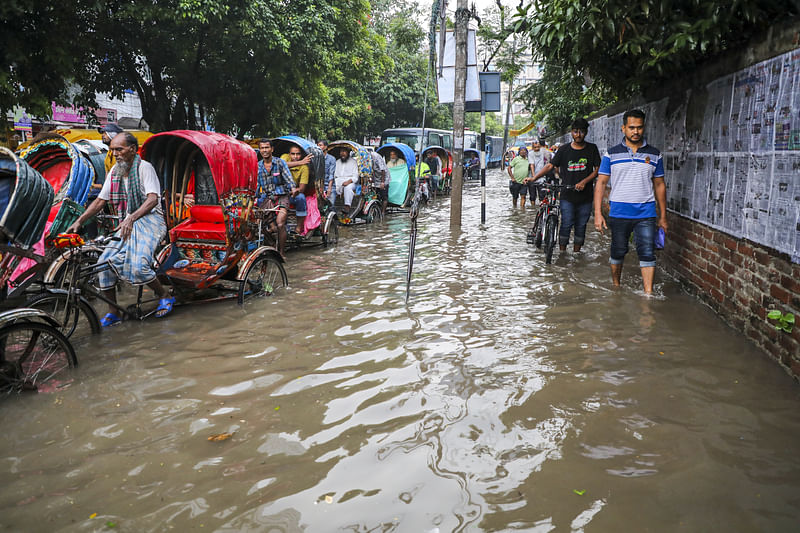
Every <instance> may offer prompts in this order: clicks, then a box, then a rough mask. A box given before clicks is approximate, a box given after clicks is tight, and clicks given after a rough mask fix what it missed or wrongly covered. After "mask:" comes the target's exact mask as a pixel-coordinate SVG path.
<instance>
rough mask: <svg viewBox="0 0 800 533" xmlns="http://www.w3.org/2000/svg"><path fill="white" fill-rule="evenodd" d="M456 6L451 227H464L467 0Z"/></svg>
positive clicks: (459, 2)
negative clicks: (462, 225)
mask: <svg viewBox="0 0 800 533" xmlns="http://www.w3.org/2000/svg"><path fill="white" fill-rule="evenodd" d="M457 6H458V7H457V9H456V20H455V23H456V28H455V33H456V35H455V38H456V72H455V87H454V92H453V148H454V150H455V151H454V153H453V188H452V191H451V192H450V229H451V230H453V229H460V228H461V193H462V188H463V183H464V165H463V163H462V162H463V160H464V107H465V105H466V100H467V28H468V26H469V18H470V13H469V9H467V0H458V4H457Z"/></svg>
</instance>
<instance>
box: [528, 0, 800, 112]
mask: <svg viewBox="0 0 800 533" xmlns="http://www.w3.org/2000/svg"><path fill="white" fill-rule="evenodd" d="M797 14H798V4H797V2H796V1H794V0H763V1H760V2H743V1H740V0H736V1H734V2H732V3H724V2H716V1H714V0H665V1H662V2H657V3H652V2H645V1H643V2H630V1H624V0H588V1H586V0H548V1H542V0H534V1H533V2H531V3H529V4H527V5H525V6H524V7H523V6H520V7H519V8H518V10H517V13H516V15H515V17H514V27H515V30H516V31H518V32H519V33H521V34H523V35H526V36H529V37H530V39H531V41H532V44H533V48H534V50H535V51H536V53H537V54H539V57H541V58H546V60H547V62H548V63H553V64H554V65H557V66H559V67H560V68H562V69H563V72H575V73H578V74H579V75H580V76H581V77H582V78H583V79H584V81H583V83H582V85H586V86H587V87H591V86H592V85H593V84H594V82H595V81H598V80H599V82H600V83H601V84H602V85H603V86H604V87H607V88H609V89H610V90H612V91H613V92H614V94H615V95H617V96H620V97H621V96H625V95H629V94H632V93H634V92H639V91H642V90H646V89H649V88H651V87H655V86H658V85H659V84H661V83H663V82H665V81H667V80H670V79H671V78H673V77H675V76H680V75H683V74H685V73H686V72H687V71H691V70H692V69H693V68H694V67H695V66H696V65H698V63H699V62H701V61H703V60H705V59H708V58H710V57H712V56H715V55H717V54H719V53H720V52H722V51H724V50H727V49H729V48H732V47H735V46H737V45H741V44H744V43H746V42H747V40H748V39H749V38H750V37H752V36H753V35H755V34H757V33H759V32H761V31H763V30H764V29H765V28H767V27H768V26H769V25H770V24H772V23H774V21H775V20H779V19H785V18H787V17H796V16H797ZM599 92H602V90H601V91H599Z"/></svg>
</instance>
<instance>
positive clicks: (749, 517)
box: [0, 171, 800, 532]
mask: <svg viewBox="0 0 800 533" xmlns="http://www.w3.org/2000/svg"><path fill="white" fill-rule="evenodd" d="M488 181H489V193H488V196H489V200H490V204H489V207H488V216H489V221H488V223H487V225H486V227H484V228H480V227H479V225H478V217H479V213H480V211H479V201H480V196H479V192H478V189H477V187H476V186H475V185H474V184H471V183H470V184H468V185H467V187H466V189H465V192H464V218H463V231H462V232H461V233H460V234H458V235H455V236H454V235H452V234H451V233H450V232H449V230H448V229H447V228H448V227H449V218H448V217H449V214H448V201H447V200H444V201H439V202H438V203H437V204H435V205H434V206H433V207H431V208H428V209H427V210H425V211H424V212H423V214H422V215H421V219H420V233H419V240H418V249H417V256H416V262H415V272H414V282H413V288H412V297H411V300H410V303H408V304H406V303H405V301H404V296H405V267H406V250H407V238H408V227H409V224H408V220H407V218H406V217H404V216H402V215H395V216H392V217H390V218H389V219H388V220H387V221H386V222H385V223H384V224H382V225H374V226H362V227H353V228H346V229H344V230H343V231H342V234H341V241H340V245H339V246H338V247H337V248H336V249H331V250H324V251H322V250H306V251H302V252H299V253H294V254H292V255H290V257H289V261H288V267H289V276H290V283H291V287H290V289H289V290H288V291H287V292H286V293H284V294H282V295H279V296H276V297H273V298H269V299H260V300H256V301H253V302H250V303H248V304H247V305H246V306H245V307H244V308H239V307H237V306H236V304H235V303H233V302H231V303H228V302H225V303H217V304H212V305H205V306H194V307H184V308H179V309H177V310H176V311H175V312H174V313H173V315H171V316H170V317H169V318H168V319H165V320H156V319H151V320H148V321H145V322H142V323H125V324H123V325H121V326H118V327H115V328H112V329H111V330H110V331H107V332H104V333H103V334H102V336H101V337H100V338H99V339H94V340H92V341H91V342H89V343H88V344H84V345H81V346H79V356H80V362H81V364H80V367H79V368H78V369H77V371H76V372H75V373H74V374H73V378H74V381H73V382H72V383H71V384H70V385H69V386H68V387H66V388H64V389H63V390H60V391H58V392H56V393H53V394H40V395H24V396H19V397H12V398H8V399H5V400H4V401H3V402H2V404H0V413H1V415H0V416H2V426H3V427H4V428H5V431H4V432H5V436H4V438H3V439H2V441H0V447H1V448H2V450H1V451H0V457H2V463H1V466H0V476H1V477H0V479H2V488H0V507H1V508H2V510H1V511H0V529H2V530H4V531H110V530H117V531H168V530H176V531H225V532H229V531H230V532H233V531H266V532H278V531H287V532H288V531H313V532H328V531H330V532H333V531H353V532H356V531H358V532H366V531H398V532H449V531H537V532H538V531H586V532H592V531H599V532H619V531H652V532H673V531H699V532H706V531H771V532H774V531H797V529H798V524H799V523H800V409H798V406H800V389H798V386H797V385H796V384H795V383H794V382H793V381H792V380H791V379H790V378H789V377H788V376H787V375H786V374H785V373H784V372H783V371H782V370H781V369H779V368H778V367H777V365H776V364H775V363H773V362H772V361H770V360H768V358H767V357H766V356H764V355H762V354H761V353H760V352H758V351H757V350H755V349H754V348H752V347H751V346H750V345H749V344H748V343H747V342H746V341H745V339H744V338H743V337H742V336H741V335H740V334H739V333H737V332H736V331H734V330H732V329H730V328H729V327H727V326H725V325H724V324H723V323H722V322H721V321H720V320H719V319H718V318H717V317H716V316H715V315H714V313H713V312H711V311H710V310H709V309H707V308H706V307H704V306H702V305H700V304H699V303H697V302H696V301H695V300H693V299H692V298H691V297H689V296H686V295H685V294H683V293H682V292H681V290H680V288H679V286H678V285H677V284H676V283H675V282H673V281H671V280H669V279H666V278H665V277H664V276H662V275H659V276H658V277H657V286H656V292H657V293H658V294H657V297H656V298H653V299H645V298H643V297H642V295H641V294H640V293H639V292H638V288H639V285H640V279H639V278H638V276H633V275H628V276H625V281H624V287H623V289H622V290H619V291H614V290H612V288H611V286H610V282H609V277H608V266H607V259H608V239H607V238H603V237H600V236H598V235H596V234H595V233H594V232H593V230H590V231H589V239H588V242H587V246H586V247H585V248H584V252H583V253H582V254H580V255H579V256H577V257H576V256H574V255H573V254H571V253H568V254H566V255H561V256H558V257H557V258H556V259H555V260H554V263H553V265H550V266H547V265H545V264H544V260H543V256H542V253H541V252H538V251H533V250H532V249H531V248H530V247H529V246H528V245H527V244H526V243H525V228H526V226H528V225H529V224H530V222H531V221H532V218H533V214H534V211H533V210H531V209H528V210H527V211H522V210H520V209H517V210H516V211H512V210H511V209H510V199H509V197H508V192H507V189H506V183H507V181H506V180H505V179H503V178H502V177H501V176H500V174H499V173H498V172H497V171H492V172H490V176H489V180H488ZM630 259H635V258H630ZM628 267H629V268H628V270H627V271H626V274H632V273H634V270H635V268H634V267H635V265H634V263H633V261H631V262H630V263H629V265H628ZM221 433H232V434H233V435H232V437H230V438H229V439H227V440H224V441H219V442H213V441H209V440H208V437H209V436H211V435H215V434H221Z"/></svg>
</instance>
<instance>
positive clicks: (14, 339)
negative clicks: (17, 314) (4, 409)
mask: <svg viewBox="0 0 800 533" xmlns="http://www.w3.org/2000/svg"><path fill="white" fill-rule="evenodd" d="M77 364H78V359H77V358H76V357H75V350H74V349H73V348H72V345H71V344H70V342H69V340H68V339H67V338H66V337H65V336H64V335H62V334H61V333H60V332H59V331H58V330H57V329H56V328H54V327H53V326H51V325H49V324H44V323H41V322H17V323H16V324H11V325H8V326H5V327H3V328H1V329H0V394H10V393H12V392H20V391H23V390H29V391H38V392H52V391H54V390H56V389H58V388H60V387H63V386H64V385H66V384H67V383H69V381H70V380H69V379H68V377H67V376H66V372H67V370H68V369H69V368H71V367H74V366H76V365H77Z"/></svg>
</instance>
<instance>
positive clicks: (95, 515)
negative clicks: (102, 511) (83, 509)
mask: <svg viewBox="0 0 800 533" xmlns="http://www.w3.org/2000/svg"><path fill="white" fill-rule="evenodd" d="M89 518H97V513H92V514H90V515H89Z"/></svg>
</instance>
